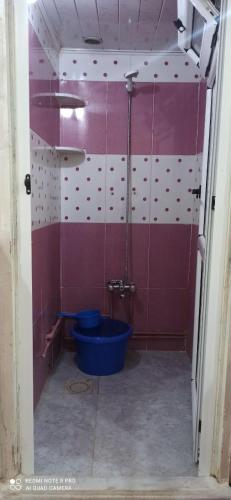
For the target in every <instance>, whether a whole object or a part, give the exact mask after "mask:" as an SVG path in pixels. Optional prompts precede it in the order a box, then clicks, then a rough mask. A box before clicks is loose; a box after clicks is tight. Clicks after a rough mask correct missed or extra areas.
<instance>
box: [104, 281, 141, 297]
mask: <svg viewBox="0 0 231 500" xmlns="http://www.w3.org/2000/svg"><path fill="white" fill-rule="evenodd" d="M106 286H107V289H108V291H109V292H119V294H120V298H121V299H124V298H125V297H126V295H129V294H133V293H135V291H136V285H135V283H132V282H129V281H126V280H110V281H108V282H107V284H106Z"/></svg>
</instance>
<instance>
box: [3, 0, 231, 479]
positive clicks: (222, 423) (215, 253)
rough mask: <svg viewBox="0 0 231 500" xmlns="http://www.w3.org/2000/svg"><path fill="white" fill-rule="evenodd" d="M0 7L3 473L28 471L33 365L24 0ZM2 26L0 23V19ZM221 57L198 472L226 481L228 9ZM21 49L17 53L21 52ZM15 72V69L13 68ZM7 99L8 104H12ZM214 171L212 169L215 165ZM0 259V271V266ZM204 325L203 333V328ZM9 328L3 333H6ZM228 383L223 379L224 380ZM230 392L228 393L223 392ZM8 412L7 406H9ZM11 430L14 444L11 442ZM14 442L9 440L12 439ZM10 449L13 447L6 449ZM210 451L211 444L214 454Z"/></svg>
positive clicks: (229, 369)
mask: <svg viewBox="0 0 231 500" xmlns="http://www.w3.org/2000/svg"><path fill="white" fill-rule="evenodd" d="M1 3H2V5H4V7H5V10H6V13H7V15H6V21H7V22H6V25H5V32H4V33H3V35H4V36H3V38H4V44H6V47H8V49H9V50H10V54H11V55H10V57H8V58H7V57H6V58H5V67H4V73H3V74H4V76H6V77H7V90H9V92H8V93H7V94H6V99H7V104H8V114H9V117H10V119H11V122H12V123H13V124H14V123H15V124H16V127H15V128H14V127H13V128H12V130H11V131H9V134H8V135H9V141H10V143H11V144H12V145H13V150H14V151H13V154H10V156H9V163H10V167H11V168H12V171H13V175H12V176H11V177H10V183H11V184H10V185H11V190H10V195H11V197H12V199H13V202H14V203H13V209H12V210H11V213H10V214H8V215H9V217H10V224H11V227H12V228H13V230H14V239H13V240H12V241H11V243H12V244H13V246H15V252H13V253H12V247H11V246H9V251H8V254H7V258H8V259H9V260H10V262H11V263H12V266H13V274H14V276H13V278H14V279H13V280H12V287H13V296H14V302H15V304H13V305H14V307H13V309H12V317H13V319H14V322H13V328H12V332H13V349H11V350H9V351H8V352H6V351H5V350H0V365H1V366H2V367H3V370H4V369H5V370H6V373H8V372H9V370H10V372H11V373H12V374H13V376H12V377H11V378H10V379H9V384H8V392H7V393H6V391H5V390H4V389H5V387H4V385H2V384H1V383H0V401H1V412H3V414H5V415H6V416H7V414H8V415H9V405H11V408H12V407H14V412H15V419H16V421H17V422H18V425H17V426H16V428H15V422H14V420H13V419H9V422H8V435H7V439H8V444H7V446H6V438H5V437H4V438H3V440H2V442H1V451H2V450H3V451H4V453H5V457H4V460H5V462H6V463H7V464H8V465H7V467H5V468H4V470H3V471H2V475H3V476H4V477H5V478H9V477H11V476H12V473H13V472H14V473H15V474H17V473H23V474H26V475H29V474H32V473H33V459H34V451H33V387H32V386H33V365H32V339H33V333H32V299H31V295H32V280H31V225H30V217H31V214H30V198H29V197H27V196H26V195H25V191H24V186H23V180H24V175H25V173H28V172H29V171H30V152H29V84H28V83H27V82H28V39H27V35H26V33H27V18H26V9H27V3H26V0H20V2H19V1H18V0H0V5H1ZM223 6H224V7H225V9H229V11H231V0H223ZM0 29H1V26H0ZM220 37H221V49H222V57H220V59H219V69H218V89H217V103H216V127H215V132H216V133H215V136H214V142H213V151H212V156H213V162H214V167H215V166H216V165H218V166H219V168H218V175H217V176H216V179H214V180H215V183H214V186H215V194H216V209H215V212H214V214H213V215H211V246H210V249H211V252H210V258H209V269H208V285H207V301H206V302H207V303H206V325H205V328H206V332H207V334H206V339H205V340H206V341H205V362H204V383H203V391H202V433H201V456H200V465H199V471H200V474H201V475H203V476H209V475H211V474H212V475H215V476H216V477H217V478H218V479H219V480H223V481H228V469H229V467H227V463H225V464H224V463H223V462H224V459H223V457H224V456H226V457H227V460H228V458H229V444H230V436H231V429H230V423H229V422H227V417H226V414H225V411H226V409H227V408H229V409H230V402H229V391H226V390H225V389H226V386H227V384H228V380H229V378H230V373H231V366H230V365H231V352H230V351H228V349H227V347H228V345H229V344H230V343H231V317H230V312H229V303H230V302H231V299H230V297H231V284H230V282H231V280H230V273H231V271H230V259H231V222H230V223H229V219H230V214H231V169H230V158H231V147H230V141H229V138H230V137H231V101H229V94H230V90H229V89H230V87H231V67H230V64H229V61H230V46H231V16H229V17H227V18H226V19H225V20H224V23H223V24H222V26H221V32H220ZM22 54H23V56H22ZM12 71H13V73H12ZM12 103H13V104H14V105H12ZM214 170H215V169H214ZM0 229H1V228H0ZM1 266H2V263H1V262H0V273H1V271H2V268H1ZM7 292H8V290H7V287H6V286H2V287H1V295H2V297H5V295H7ZM208 332H209V333H208ZM7 333H8V332H7ZM227 387H228V386H227ZM227 393H228V395H227ZM7 412H8V413H7ZM15 435H16V441H17V446H15ZM11 444H12V447H11V446H10V445H11ZM12 449H13V450H14V453H13V456H12ZM214 450H215V451H216V452H215V453H214Z"/></svg>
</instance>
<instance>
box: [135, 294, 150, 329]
mask: <svg viewBox="0 0 231 500" xmlns="http://www.w3.org/2000/svg"><path fill="white" fill-rule="evenodd" d="M131 303H132V315H131V318H132V326H133V328H134V331H135V332H148V331H149V325H148V290H144V289H142V288H138V289H137V291H136V293H135V295H134V296H133V298H132V299H131Z"/></svg>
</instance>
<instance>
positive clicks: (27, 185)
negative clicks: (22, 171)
mask: <svg viewBox="0 0 231 500" xmlns="http://www.w3.org/2000/svg"><path fill="white" fill-rule="evenodd" d="M24 185H25V188H26V194H31V176H30V174H26V176H25V180H24Z"/></svg>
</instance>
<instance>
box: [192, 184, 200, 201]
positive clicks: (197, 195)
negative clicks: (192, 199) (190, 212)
mask: <svg viewBox="0 0 231 500" xmlns="http://www.w3.org/2000/svg"><path fill="white" fill-rule="evenodd" d="M192 194H194V195H196V198H199V199H200V197H201V186H199V188H195V189H192Z"/></svg>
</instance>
